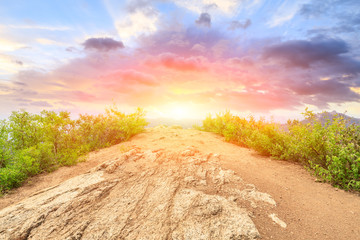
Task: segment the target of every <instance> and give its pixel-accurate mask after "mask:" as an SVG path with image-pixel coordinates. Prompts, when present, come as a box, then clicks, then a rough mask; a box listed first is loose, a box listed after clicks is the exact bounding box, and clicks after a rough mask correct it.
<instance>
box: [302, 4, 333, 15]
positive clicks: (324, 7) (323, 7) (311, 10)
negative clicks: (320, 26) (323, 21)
mask: <svg viewBox="0 0 360 240" xmlns="http://www.w3.org/2000/svg"><path fill="white" fill-rule="evenodd" d="M328 10H329V5H328V3H327V2H326V1H321V2H315V3H306V4H303V5H302V6H301V8H300V9H299V14H300V15H302V16H304V17H306V18H316V17H319V16H321V15H322V14H324V13H326V12H327V11H328Z"/></svg>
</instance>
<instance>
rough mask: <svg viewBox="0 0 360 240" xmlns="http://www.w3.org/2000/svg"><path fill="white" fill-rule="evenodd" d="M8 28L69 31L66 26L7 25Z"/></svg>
mask: <svg viewBox="0 0 360 240" xmlns="http://www.w3.org/2000/svg"><path fill="white" fill-rule="evenodd" d="M8 27H10V28H16V29H39V30H48V31H67V30H71V28H70V27H67V26H45V25H8Z"/></svg>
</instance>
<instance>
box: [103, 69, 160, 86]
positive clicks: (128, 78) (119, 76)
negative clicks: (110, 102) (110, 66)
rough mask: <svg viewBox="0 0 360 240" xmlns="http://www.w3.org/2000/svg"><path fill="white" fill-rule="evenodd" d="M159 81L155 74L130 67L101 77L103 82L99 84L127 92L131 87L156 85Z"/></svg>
mask: <svg viewBox="0 0 360 240" xmlns="http://www.w3.org/2000/svg"><path fill="white" fill-rule="evenodd" d="M157 83H158V81H157V80H156V78H155V77H154V76H152V75H150V74H146V73H143V72H139V71H136V70H133V69H130V70H119V71H116V72H113V73H110V74H108V75H106V76H103V77H101V83H99V84H97V86H100V87H104V88H107V89H112V90H114V91H117V92H126V91H129V90H131V88H135V89H136V88H139V87H140V86H147V87H154V86H156V84H157Z"/></svg>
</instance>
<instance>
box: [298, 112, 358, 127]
mask: <svg viewBox="0 0 360 240" xmlns="http://www.w3.org/2000/svg"><path fill="white" fill-rule="evenodd" d="M315 117H316V119H317V120H319V121H320V122H321V123H322V124H325V123H326V122H327V121H328V120H333V119H334V118H336V117H343V118H344V119H345V120H347V121H348V124H356V125H360V118H354V117H350V116H348V115H345V114H343V113H338V112H336V111H332V112H322V113H316V114H315ZM301 122H302V123H305V124H306V123H309V120H307V119H305V120H303V121H301Z"/></svg>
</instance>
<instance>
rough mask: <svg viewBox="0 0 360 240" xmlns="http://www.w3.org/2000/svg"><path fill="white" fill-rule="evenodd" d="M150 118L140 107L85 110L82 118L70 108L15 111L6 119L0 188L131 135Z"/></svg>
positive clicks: (0, 138)
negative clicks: (129, 111)
mask: <svg viewBox="0 0 360 240" xmlns="http://www.w3.org/2000/svg"><path fill="white" fill-rule="evenodd" d="M147 124H148V123H147V122H146V121H145V113H144V111H143V110H142V109H140V108H138V109H137V110H136V112H135V113H132V114H124V113H121V112H120V111H119V110H118V109H117V108H116V106H113V107H110V108H109V109H107V110H106V113H105V114H99V115H96V116H92V115H80V117H79V119H78V120H72V119H71V118H70V113H69V112H59V113H56V112H53V111H45V110H44V111H42V112H41V113H40V114H31V113H28V112H26V111H24V110H21V111H17V112H13V113H12V114H11V116H10V117H9V119H8V120H3V121H0V193H2V192H4V191H6V190H9V189H11V188H13V187H17V186H19V185H20V184H21V183H22V182H23V181H24V180H25V179H26V178H27V177H30V176H33V175H36V174H38V173H41V172H49V171H53V170H54V169H56V168H58V167H59V166H69V165H73V164H76V163H77V161H78V158H79V156H81V155H83V154H85V153H87V152H89V151H93V150H96V149H99V148H103V147H108V146H111V145H114V144H117V143H120V142H122V141H125V140H128V139H129V138H130V137H131V136H133V135H135V134H137V133H140V132H142V131H143V130H144V127H145V126H146V125H147Z"/></svg>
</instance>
